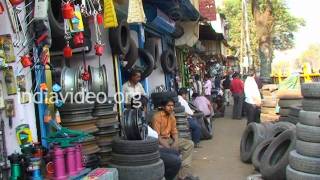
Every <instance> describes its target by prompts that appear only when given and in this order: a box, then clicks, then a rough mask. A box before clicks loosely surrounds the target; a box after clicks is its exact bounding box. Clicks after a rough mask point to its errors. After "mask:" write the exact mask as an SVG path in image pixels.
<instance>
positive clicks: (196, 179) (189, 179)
mask: <svg viewBox="0 0 320 180" xmlns="http://www.w3.org/2000/svg"><path fill="white" fill-rule="evenodd" d="M184 180H200V178H199V177H198V176H192V175H190V176H187V177H185V178H184Z"/></svg>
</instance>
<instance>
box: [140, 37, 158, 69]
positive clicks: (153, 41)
mask: <svg viewBox="0 0 320 180" xmlns="http://www.w3.org/2000/svg"><path fill="white" fill-rule="evenodd" d="M144 48H145V49H146V50H147V51H148V52H149V53H150V54H151V55H152V57H153V59H154V67H153V69H156V68H157V62H158V61H159V60H160V47H159V44H158V39H157V38H148V39H147V40H146V42H145V44H144Z"/></svg>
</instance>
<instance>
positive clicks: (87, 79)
mask: <svg viewBox="0 0 320 180" xmlns="http://www.w3.org/2000/svg"><path fill="white" fill-rule="evenodd" d="M81 77H82V80H84V81H89V80H90V78H91V76H90V73H89V72H88V71H87V70H84V72H83V73H82V75H81Z"/></svg>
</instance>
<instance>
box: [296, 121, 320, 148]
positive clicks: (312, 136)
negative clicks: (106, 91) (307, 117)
mask: <svg viewBox="0 0 320 180" xmlns="http://www.w3.org/2000/svg"><path fill="white" fill-rule="evenodd" d="M297 137H298V139H300V140H303V141H307V142H314V143H320V127H316V126H307V125H303V124H301V123H298V124H297Z"/></svg>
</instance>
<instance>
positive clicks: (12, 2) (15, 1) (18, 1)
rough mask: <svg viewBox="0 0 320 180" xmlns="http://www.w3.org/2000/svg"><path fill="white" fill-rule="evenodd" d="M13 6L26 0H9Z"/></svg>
mask: <svg viewBox="0 0 320 180" xmlns="http://www.w3.org/2000/svg"><path fill="white" fill-rule="evenodd" d="M9 1H10V3H11V4H12V6H16V5H19V4H21V3H22V2H23V1H24V0H9Z"/></svg>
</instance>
